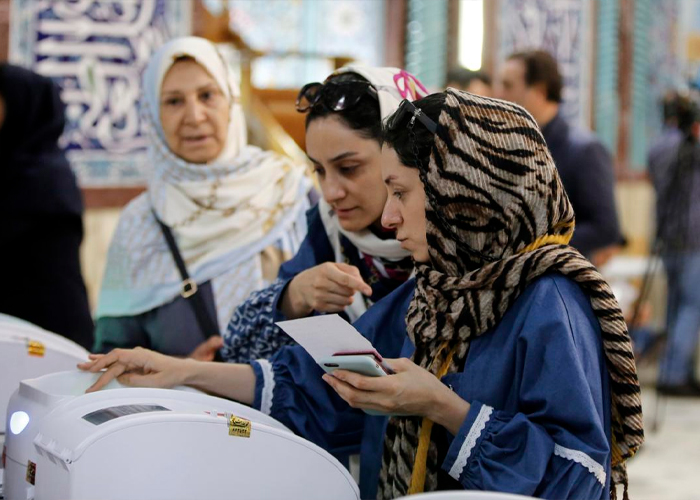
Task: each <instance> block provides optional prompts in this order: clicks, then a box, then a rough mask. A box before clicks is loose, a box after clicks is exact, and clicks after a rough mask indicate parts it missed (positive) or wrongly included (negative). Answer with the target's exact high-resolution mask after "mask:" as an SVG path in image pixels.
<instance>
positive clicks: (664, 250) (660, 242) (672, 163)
mask: <svg viewBox="0 0 700 500" xmlns="http://www.w3.org/2000/svg"><path fill="white" fill-rule="evenodd" d="M663 105H664V123H665V128H664V130H663V132H662V134H661V136H660V137H659V139H658V141H657V142H656V143H655V144H654V145H653V146H652V147H651V149H650V150H649V158H648V163H649V174H650V177H651V180H652V183H653V185H654V190H655V191H656V221H657V232H656V243H655V245H654V250H653V253H654V254H660V256H661V258H662V260H663V263H664V267H665V269H666V277H667V282H668V302H667V310H666V328H667V331H668V339H667V343H666V351H665V354H664V356H663V358H662V360H661V365H660V367H659V378H658V389H659V391H660V392H662V393H665V394H668V395H680V396H700V385H699V384H698V382H697V380H696V379H695V375H694V371H695V362H694V360H695V355H696V352H697V346H698V335H700V150H699V148H698V140H697V124H698V108H697V104H696V103H695V102H694V101H693V100H692V99H691V98H690V97H688V96H683V95H680V94H669V95H667V96H666V98H665V99H664V103H663Z"/></svg>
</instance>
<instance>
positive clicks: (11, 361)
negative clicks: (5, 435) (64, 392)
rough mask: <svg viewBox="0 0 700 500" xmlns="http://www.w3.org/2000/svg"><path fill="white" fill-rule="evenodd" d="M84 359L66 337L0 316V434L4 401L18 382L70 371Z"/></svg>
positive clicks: (84, 355)
mask: <svg viewBox="0 0 700 500" xmlns="http://www.w3.org/2000/svg"><path fill="white" fill-rule="evenodd" d="M87 357H88V352H87V351H86V350H85V349H83V348H82V347H80V346H79V345H78V344H76V343H74V342H72V341H70V340H68V339H66V338H65V337H62V336H60V335H57V334H55V333H51V332H48V331H46V330H44V329H42V328H39V327H38V326H36V325H33V324H31V323H28V322H26V321H23V320H20V319H17V318H14V317H12V316H7V315H6V314H0V419H1V420H0V421H1V422H2V425H1V426H0V433H2V432H5V415H6V414H7V402H8V401H9V399H10V396H12V393H13V392H15V391H16V390H17V388H18V387H19V383H20V381H21V380H24V379H28V378H35V377H40V376H42V375H46V374H47V373H54V372H60V371H63V370H72V369H74V368H75V365H76V364H77V363H81V362H83V361H87Z"/></svg>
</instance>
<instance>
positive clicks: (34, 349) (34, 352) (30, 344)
mask: <svg viewBox="0 0 700 500" xmlns="http://www.w3.org/2000/svg"><path fill="white" fill-rule="evenodd" d="M45 352H46V347H44V344H42V343H41V342H39V341H38V340H27V354H29V355H30V356H39V357H43V356H44V353H45Z"/></svg>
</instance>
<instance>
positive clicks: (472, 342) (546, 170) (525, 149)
mask: <svg viewBox="0 0 700 500" xmlns="http://www.w3.org/2000/svg"><path fill="white" fill-rule="evenodd" d="M414 104H415V107H414V106H413V105H412V104H410V103H403V104H402V106H401V107H400V108H399V111H397V113H396V114H395V115H394V116H393V117H392V118H391V119H390V120H389V123H388V127H387V132H386V143H385V148H386V149H387V158H388V159H387V161H386V162H385V163H384V164H383V165H382V171H383V172H382V173H383V176H384V178H385V182H386V184H387V187H388V189H389V201H388V202H387V205H386V207H385V209H384V215H383V224H384V225H385V226H387V227H392V228H394V229H396V231H397V239H399V240H400V241H402V246H403V247H404V248H406V249H407V250H409V251H411V253H412V255H413V258H414V260H415V261H416V290H415V294H414V296H413V299H412V301H411V303H410V306H409V308H408V314H407V317H406V327H407V333H408V337H409V338H410V340H411V341H412V343H413V345H415V351H414V352H413V355H412V357H411V360H407V359H399V360H390V361H389V363H390V364H391V365H392V366H393V367H394V368H395V370H396V372H397V375H395V376H389V377H379V378H375V379H369V378H367V377H362V376H360V375H357V374H352V373H348V372H336V377H335V378H331V377H328V376H325V378H326V380H327V381H328V382H329V383H330V384H331V385H332V386H333V388H334V389H335V390H336V391H337V392H338V393H339V394H340V395H341V397H343V398H344V399H346V400H347V401H348V402H349V403H350V404H351V405H352V406H354V407H359V408H363V409H373V410H382V411H384V412H386V413H389V414H393V415H400V416H394V417H393V418H391V419H390V420H389V422H388V426H387V430H386V434H385V441H384V452H383V457H382V462H381V470H380V472H379V484H378V492H377V497H378V498H395V497H398V496H402V495H404V494H406V493H416V492H420V491H424V490H426V491H429V490H435V489H445V488H449V489H453V488H459V487H463V488H468V489H489V490H499V491H508V492H514V493H521V494H527V495H533V496H537V497H543V498H599V499H605V498H606V497H607V496H608V495H610V496H612V497H614V496H615V494H616V492H615V488H614V485H615V484H619V483H622V484H624V485H625V497H626V496H627V487H626V486H627V483H626V473H625V462H626V460H627V459H628V458H630V457H631V456H633V455H634V454H635V452H636V451H637V450H638V448H639V446H640V445H641V443H642V441H643V436H644V434H643V428H642V412H641V400H640V389H639V384H638V380H637V375H636V367H635V363H634V356H633V354H632V347H631V344H630V339H629V336H628V333H627V328H626V325H625V322H624V319H623V317H622V314H621V312H620V309H619V306H618V304H617V302H616V300H615V298H614V297H613V294H612V292H611V291H610V288H609V286H608V285H607V283H606V282H605V281H604V280H603V278H602V277H601V276H600V274H599V273H598V272H597V271H596V269H595V268H594V267H593V265H592V264H590V263H589V262H588V261H587V260H586V259H585V258H583V257H582V256H581V255H580V254H579V253H578V252H577V251H576V250H575V249H573V248H572V247H570V246H568V245H567V243H568V241H569V239H570V238H571V235H572V233H573V230H574V214H573V210H572V208H571V205H570V203H569V200H568V199H567V197H566V194H565V193H564V190H563V188H562V184H561V182H560V180H559V177H558V175H557V170H556V168H555V165H554V163H553V161H552V158H551V156H550V154H549V151H548V149H547V147H546V144H545V141H544V139H543V138H542V135H541V133H540V131H539V129H538V127H537V124H536V122H535V121H534V120H533V118H532V117H531V116H530V115H529V114H528V113H527V112H526V111H525V110H524V109H522V108H521V107H519V106H517V105H514V104H510V103H506V102H503V101H498V100H494V99H487V98H482V97H478V96H475V95H471V94H468V93H464V92H459V91H455V90H453V89H448V90H447V91H446V92H444V93H442V94H434V95H432V96H429V97H427V98H424V99H422V100H419V101H416V102H415V103H414ZM410 167H412V168H410ZM438 379H442V382H443V383H440V382H439V381H438ZM450 389H452V391H450ZM433 422H434V423H435V424H436V425H435V428H433ZM446 431H447V432H446ZM611 476H612V477H611ZM450 477H451V478H450ZM455 480H456V481H457V482H458V483H459V484H458V483H457V482H455ZM611 486H613V487H612V488H611Z"/></svg>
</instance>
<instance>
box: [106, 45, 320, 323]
mask: <svg viewBox="0 0 700 500" xmlns="http://www.w3.org/2000/svg"><path fill="white" fill-rule="evenodd" d="M183 57H187V58H191V59H193V60H194V61H196V62H197V63H199V64H200V65H201V66H202V67H203V68H204V69H205V70H206V71H207V72H208V73H209V74H210V75H211V76H212V78H214V80H215V81H216V83H217V85H218V86H219V87H220V89H221V91H222V92H223V94H224V96H225V98H226V99H227V100H228V102H229V103H230V111H229V113H230V115H229V116H230V120H229V128H228V133H227V142H226V145H225V146H224V148H223V151H222V152H221V154H220V155H219V156H218V157H217V158H216V159H214V160H212V161H211V162H209V163H206V164H195V163H189V162H187V161H185V160H184V159H182V158H180V157H178V156H176V155H175V154H174V153H173V152H172V151H171V150H170V149H169V147H168V145H167V143H166V141H165V138H164V133H163V128H162V126H161V123H160V112H159V111H160V93H161V86H162V83H163V79H164V77H165V75H166V74H167V72H168V70H169V69H170V68H171V67H172V65H173V64H174V63H175V61H177V60H178V59H181V58H183ZM143 106H144V110H143V114H144V119H145V121H146V122H147V124H148V125H149V132H150V135H151V147H150V149H149V155H150V160H151V162H152V165H153V171H152V174H151V176H150V179H149V182H148V191H147V192H146V193H144V194H142V195H141V196H139V197H138V198H136V199H135V200H134V201H132V202H131V203H130V204H129V205H128V206H127V207H126V208H125V209H124V212H123V213H122V216H121V218H120V221H119V225H118V227H117V231H116V233H115V235H114V238H113V241H112V244H111V246H110V250H109V255H108V262H107V267H106V271H105V277H104V281H103V284H102V290H101V292H100V299H99V303H98V308H97V312H96V316H97V317H98V318H99V317H101V316H131V315H135V314H139V313H142V312H145V311H148V310H151V309H153V308H155V307H158V306H161V305H164V304H166V303H168V302H170V301H172V300H173V299H175V298H176V297H177V296H178V295H179V293H180V291H181V282H182V278H181V277H180V275H179V273H178V271H177V268H176V267H175V264H174V261H173V258H172V255H171V254H170V252H169V250H168V247H167V245H166V243H165V240H164V238H163V235H162V232H161V230H160V228H159V227H158V225H157V222H156V219H155V217H154V216H153V212H154V211H155V213H156V214H157V215H158V217H159V218H160V219H161V220H162V221H163V222H164V223H165V224H166V225H168V226H170V227H171V228H172V231H173V233H174V235H175V239H176V241H177V244H178V247H179V249H180V253H181V254H182V256H183V258H184V260H185V263H186V265H187V269H188V271H189V274H190V276H191V277H192V278H193V279H194V280H195V281H196V282H197V283H198V284H201V283H204V282H207V281H210V280H212V283H213V286H214V295H215V299H216V305H217V313H218V314H217V315H218V319H219V326H220V328H221V329H224V328H225V327H226V324H227V323H228V319H229V318H230V315H231V313H232V312H233V308H234V307H235V306H236V305H238V304H239V303H240V302H242V301H243V300H244V299H245V298H246V297H247V296H248V294H249V293H250V292H252V291H253V290H256V289H258V288H260V287H262V286H263V285H264V284H265V283H264V282H263V280H262V271H261V262H260V256H259V254H260V252H261V251H262V250H263V249H265V248H266V247H268V246H270V245H274V244H276V245H278V246H279V247H280V248H282V249H283V250H286V251H288V252H291V253H295V252H296V249H297V247H298V245H299V242H300V241H301V239H302V238H303V236H304V233H305V230H306V223H305V220H304V212H305V210H306V209H307V208H308V201H307V194H308V192H309V189H310V188H311V185H312V184H311V181H310V179H309V178H308V177H307V176H306V168H305V166H304V165H295V164H293V163H292V162H291V161H290V160H289V159H287V158H286V157H282V156H280V155H277V154H274V153H271V152H267V151H262V150H261V149H259V148H257V147H255V146H250V145H247V143H246V142H247V134H246V123H245V117H244V115H243V111H242V108H241V103H240V91H239V87H238V84H237V82H236V79H235V76H234V73H233V71H232V70H231V68H230V66H229V65H228V64H227V63H226V61H225V60H224V59H223V57H222V56H221V54H220V53H219V51H218V50H217V49H216V47H215V46H214V45H213V44H212V43H211V42H209V41H207V40H204V39H202V38H197V37H184V38H178V39H175V40H172V41H170V42H168V43H167V44H165V45H164V46H163V47H161V48H160V49H159V50H158V51H157V52H156V53H155V54H154V56H153V57H152V59H151V61H150V62H149V64H148V66H147V67H146V70H145V73H144V75H143Z"/></svg>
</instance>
